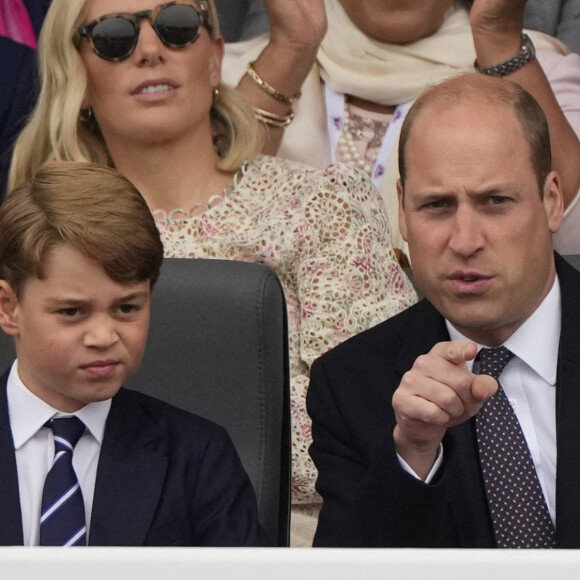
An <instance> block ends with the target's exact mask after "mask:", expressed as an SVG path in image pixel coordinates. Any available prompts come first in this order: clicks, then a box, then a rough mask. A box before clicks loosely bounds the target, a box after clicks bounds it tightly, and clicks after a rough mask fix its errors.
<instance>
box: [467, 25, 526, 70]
mask: <svg viewBox="0 0 580 580" xmlns="http://www.w3.org/2000/svg"><path fill="white" fill-rule="evenodd" d="M534 60H536V49H535V48H534V44H533V43H532V40H531V39H530V37H529V36H528V35H527V34H524V35H522V48H521V49H520V52H518V53H517V54H516V55H514V56H512V57H511V58H508V59H507V60H504V61H503V62H500V63H499V64H494V65H493V66H488V67H485V68H481V67H480V66H479V63H478V62H477V60H476V61H475V62H474V63H473V66H474V67H475V70H476V71H478V72H480V73H482V74H484V75H488V76H490V77H505V76H507V75H509V74H511V73H513V72H515V71H517V70H519V69H521V68H522V67H523V66H524V65H525V64H528V63H529V62H532V61H534Z"/></svg>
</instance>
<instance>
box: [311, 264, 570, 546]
mask: <svg viewBox="0 0 580 580" xmlns="http://www.w3.org/2000/svg"><path fill="white" fill-rule="evenodd" d="M556 265H557V271H558V276H559V280H560V287H561V291H562V330H561V336H560V346H559V353H558V372H557V381H556V429H557V452H558V458H557V477H556V510H557V518H556V520H557V521H556V524H557V525H556V528H557V530H556V536H557V547H562V548H579V547H580V491H579V490H580V273H579V272H577V271H576V270H575V269H574V268H572V267H571V266H570V265H569V264H567V263H566V262H565V261H564V260H563V259H562V258H561V257H560V256H556ZM446 340H449V334H448V332H447V328H446V326H445V322H444V320H443V317H442V316H441V315H440V314H439V313H438V312H437V311H436V310H435V308H434V307H433V306H432V305H431V304H430V303H429V302H427V301H425V300H423V301H421V302H420V303H418V304H416V305H415V306H413V307H411V308H409V309H408V310H406V311H405V312H402V313H401V314H399V315H397V316H395V317H393V318H391V319H389V320H388V321H386V322H384V323H382V324H380V325H378V326H376V327H374V328H372V329H370V330H367V331H365V332H363V333H362V334H359V335H358V336H356V337H354V338H352V339H350V340H348V341H346V342H345V343H343V344H342V345H340V346H339V347H337V348H335V349H334V350H332V351H330V352H329V353H327V354H326V355H323V356H322V357H321V358H320V359H319V360H318V361H316V362H315V364H314V365H313V367H312V373H311V381H310V387H309V390H308V410H309V413H310V414H311V416H312V418H313V436H314V443H313V445H312V446H311V449H310V452H311V455H312V457H313V459H314V462H315V463H316V466H317V467H318V470H319V476H318V482H317V488H318V491H319V492H320V493H321V494H322V497H323V500H324V504H323V507H322V511H321V514H320V520H319V525H318V530H317V533H316V538H315V545H318V546H411V547H466V548H478V547H479V548H491V547H495V541H494V537H493V531H492V526H491V519H490V515H489V510H488V506H487V501H486V497H485V490H484V487H483V481H482V477H481V470H480V466H479V460H478V453H477V444H476V440H475V428H474V423H475V422H474V420H473V419H472V420H470V421H467V422H465V423H463V424H461V425H458V426H456V427H452V428H450V429H448V430H447V433H446V435H445V438H444V440H443V447H444V455H443V457H444V460H443V465H442V467H441V469H440V471H439V473H438V475H437V477H436V479H435V481H434V482H433V483H432V484H429V485H426V484H424V483H423V482H421V481H419V480H417V479H415V478H413V477H412V476H411V475H409V474H408V473H406V472H405V471H404V470H403V469H402V468H401V467H400V465H399V462H398V459H397V457H396V452H395V449H394V444H393V436H392V433H393V427H394V425H395V418H394V413H393V408H392V404H391V398H392V396H393V393H394V391H395V390H396V388H397V387H398V385H399V383H400V381H401V378H402V376H403V374H404V373H405V372H406V371H407V370H409V369H410V368H411V367H412V365H413V363H414V361H415V359H416V358H417V357H418V356H419V355H421V354H423V353H426V352H429V351H430V350H431V348H432V347H433V345H435V344H436V343H437V342H440V341H446ZM537 340H539V341H541V340H542V337H541V336H538V337H537Z"/></svg>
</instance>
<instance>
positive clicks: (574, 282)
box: [556, 256, 580, 548]
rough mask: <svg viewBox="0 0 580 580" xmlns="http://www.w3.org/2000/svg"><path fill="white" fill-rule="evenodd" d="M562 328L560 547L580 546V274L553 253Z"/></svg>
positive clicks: (558, 414) (558, 481)
mask: <svg viewBox="0 0 580 580" xmlns="http://www.w3.org/2000/svg"><path fill="white" fill-rule="evenodd" d="M556 258H557V261H556V264H557V268H558V277H559V280H560V287H561V292H562V330H561V335H560V348H559V353H558V375H557V383H556V433H557V436H556V440H557V447H558V459H557V467H556V511H557V521H556V535H557V546H558V547H560V548H566V547H574V548H577V547H578V546H580V493H578V482H580V273H578V272H577V271H576V270H575V269H574V268H572V267H571V266H569V265H568V264H567V263H565V262H564V260H563V259H562V258H560V257H559V256H556Z"/></svg>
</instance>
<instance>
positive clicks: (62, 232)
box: [0, 161, 163, 296]
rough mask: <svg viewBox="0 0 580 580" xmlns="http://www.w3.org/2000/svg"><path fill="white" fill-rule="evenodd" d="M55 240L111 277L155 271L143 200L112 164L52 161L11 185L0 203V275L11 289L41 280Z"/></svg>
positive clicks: (153, 275) (142, 276) (155, 245)
mask: <svg viewBox="0 0 580 580" xmlns="http://www.w3.org/2000/svg"><path fill="white" fill-rule="evenodd" d="M60 244H67V245H70V246H71V247H73V248H75V249H76V250H77V251H79V252H80V253H82V254H83V255H84V256H86V257H87V258H89V259H92V260H94V261H95V262H97V263H99V264H100V265H101V266H102V267H103V268H104V270H105V272H106V273H107V274H108V275H109V277H110V278H111V279H112V280H114V281H115V282H120V283H130V282H143V281H146V280H150V281H151V285H152V286H153V285H154V284H155V282H156V280H157V278H158V276H159V270H160V268H161V262H162V260H163V245H162V243H161V240H160V238H159V232H158V231H157V227H156V226H155V221H154V219H153V217H152V215H151V212H150V210H149V208H148V207H147V204H146V203H145V200H144V199H143V198H142V197H141V194H140V193H139V192H138V191H137V189H136V188H135V186H134V185H133V184H132V183H131V182H130V181H129V180H127V179H126V178H125V177H123V176H122V175H121V174H120V173H118V172H117V171H116V170H114V169H110V168H107V167H101V166H99V165H95V164H92V163H80V162H68V161H62V162H54V163H49V164H46V165H44V166H43V167H41V168H40V170H39V171H38V172H37V173H36V175H34V176H33V177H32V179H30V180H27V181H25V182H23V183H21V184H20V185H19V186H18V187H16V188H15V189H14V190H12V191H11V192H10V193H9V194H8V195H7V196H6V199H5V201H4V203H3V204H2V205H1V206H0V279H3V280H6V281H7V282H8V283H9V284H10V286H11V287H12V289H13V290H14V292H15V293H16V295H17V296H18V295H20V293H21V292H22V289H23V287H24V284H25V283H26V281H27V280H28V279H30V278H31V277H35V278H39V279H43V277H44V272H43V262H44V260H45V258H46V255H47V253H48V252H49V251H50V250H51V249H52V248H54V247H56V246H58V245H60Z"/></svg>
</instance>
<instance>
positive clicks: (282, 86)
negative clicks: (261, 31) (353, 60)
mask: <svg viewBox="0 0 580 580" xmlns="http://www.w3.org/2000/svg"><path fill="white" fill-rule="evenodd" d="M265 4H266V9H267V11H268V18H269V19H270V41H269V43H268V44H267V46H266V47H265V48H264V50H263V51H262V52H261V53H260V55H259V56H258V58H257V59H256V60H255V62H254V63H253V64H252V67H253V70H254V71H255V75H251V74H248V73H246V74H245V75H244V76H243V77H242V79H241V80H240V83H239V85H238V89H239V90H240V91H242V92H243V93H244V94H245V95H246V97H247V98H248V99H249V100H250V102H251V103H252V104H253V105H254V106H255V107H256V108H258V109H261V110H262V111H265V112H266V113H269V114H271V115H273V116H274V117H279V118H281V119H285V118H287V117H288V115H289V114H291V113H292V110H293V107H294V104H293V103H292V102H287V101H285V100H284V99H281V98H276V97H274V96H272V95H271V94H270V92H271V91H270V92H269V91H268V88H267V87H270V88H272V89H274V90H275V91H277V92H278V93H279V95H281V96H286V97H289V98H290V100H292V99H294V98H296V96H297V95H299V93H300V89H301V87H302V83H303V82H304V80H305V79H306V77H307V76H308V73H309V72H310V70H311V68H312V66H313V65H314V62H315V60H316V53H317V51H318V47H319V45H320V43H321V42H322V39H323V37H324V35H325V33H326V12H325V9H324V1H323V0H265ZM260 80H261V81H262V84H261V83H260ZM274 122H275V121H274ZM266 128H267V129H268V133H267V139H266V143H265V147H264V150H263V152H264V153H269V154H272V155H275V154H276V153H277V151H278V148H279V147H280V142H281V140H282V137H283V134H284V128H283V127H277V126H275V125H274V124H267V125H266Z"/></svg>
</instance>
